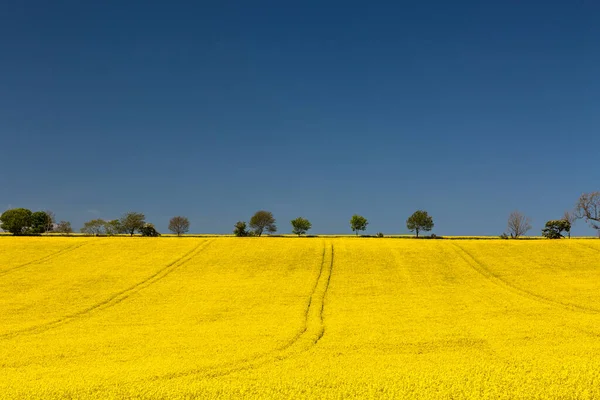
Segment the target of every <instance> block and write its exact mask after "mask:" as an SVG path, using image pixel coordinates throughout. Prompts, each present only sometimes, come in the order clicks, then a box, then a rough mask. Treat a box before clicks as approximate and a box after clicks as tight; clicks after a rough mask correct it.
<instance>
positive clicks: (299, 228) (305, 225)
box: [291, 217, 312, 236]
mask: <svg viewBox="0 0 600 400" xmlns="http://www.w3.org/2000/svg"><path fill="white" fill-rule="evenodd" d="M291 224H292V228H293V229H292V233H295V234H296V235H298V236H300V235H304V234H305V233H306V232H307V231H308V230H309V229H310V228H312V224H311V223H310V221H309V220H307V219H306V218H302V217H298V218H296V219H293V220H292V221H291Z"/></svg>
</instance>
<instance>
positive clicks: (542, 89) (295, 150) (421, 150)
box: [0, 0, 600, 235]
mask: <svg viewBox="0 0 600 400" xmlns="http://www.w3.org/2000/svg"><path fill="white" fill-rule="evenodd" d="M599 73H600V3H598V2H596V1H551V0H550V1H545V2H540V1H532V0H525V1H504V0H502V1H484V2H482V1H459V2H451V1H441V0H440V1H411V2H401V1H396V2H391V1H390V2H366V1H365V2H360V3H359V2H352V1H336V2H332V1H303V2H286V1H268V2H267V1H251V2H250V1H213V2H177V1H169V2H150V1H140V2H131V1H96V2H89V1H84V2H82V1H60V0H59V1H53V2H48V1H16V2H11V3H9V2H3V3H2V4H1V5H0V150H1V154H2V158H1V161H0V165H1V170H0V171H1V172H0V208H1V209H2V210H4V209H5V208H7V207H9V206H11V207H17V206H20V207H27V208H30V209H32V210H38V209H51V210H54V211H55V213H56V214H57V217H58V219H65V220H70V221H71V222H72V224H73V227H74V228H75V229H77V230H78V229H79V228H80V227H81V226H82V224H83V222H84V221H86V220H89V219H92V218H96V217H101V218H106V219H110V218H116V217H118V216H120V215H121V214H122V213H123V212H125V211H129V210H136V211H141V212H144V213H145V214H146V216H147V219H148V221H150V222H153V223H155V225H156V226H157V227H158V229H159V230H161V231H163V232H164V231H166V227H167V224H168V220H169V218H170V217H172V216H174V215H186V216H188V217H189V218H190V220H191V223H192V231H193V232H204V233H228V232H231V230H232V228H233V224H234V223H235V222H236V221H238V220H248V219H249V217H250V216H251V214H252V213H253V212H254V211H256V210H259V209H266V210H270V211H272V212H273V213H274V215H275V217H276V219H277V220H278V225H279V230H280V231H281V232H284V233H285V232H289V231H290V230H291V229H290V225H289V220H291V219H292V218H294V217H297V216H305V217H307V218H308V219H310V220H311V221H312V222H313V231H314V233H350V228H349V223H348V221H349V219H350V217H351V215H352V214H354V213H359V214H362V215H364V216H365V217H367V218H368V219H369V221H370V224H369V227H368V230H367V233H371V234H373V233H375V232H378V231H382V232H384V233H406V232H407V230H406V224H405V221H406V218H407V217H408V216H409V215H410V214H411V213H412V212H413V211H415V210H417V209H425V210H427V211H429V213H430V214H431V215H432V216H433V218H434V221H435V224H436V227H435V228H434V232H435V233H437V234H439V235H461V234H465V235H467V234H492V235H496V234H500V233H502V232H503V231H505V230H506V219H507V216H508V214H509V213H510V212H511V211H512V210H514V209H518V210H521V211H522V212H523V213H525V214H526V215H529V216H530V217H531V218H532V219H533V227H534V229H533V230H532V231H531V232H530V233H531V234H536V235H537V234H539V232H540V229H541V228H542V226H543V224H544V223H545V221H546V220H548V219H554V218H558V217H560V216H561V215H562V213H563V211H565V210H567V209H570V208H572V206H573V205H574V203H575V201H576V200H577V198H578V197H579V195H580V194H581V193H582V192H591V191H595V190H600V166H599V164H598V161H599V156H600V129H599V128H600V75H599ZM575 233H577V234H585V235H591V234H593V233H594V231H593V230H591V229H589V228H587V227H586V225H585V223H584V222H583V221H579V222H578V223H577V225H576V229H575Z"/></svg>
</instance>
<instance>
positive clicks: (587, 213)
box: [574, 192, 600, 235]
mask: <svg viewBox="0 0 600 400" xmlns="http://www.w3.org/2000/svg"><path fill="white" fill-rule="evenodd" d="M574 215H575V217H577V218H583V219H585V221H586V222H588V223H589V224H590V226H591V227H592V228H594V229H597V230H598V234H599V235H600V192H591V193H584V194H582V195H581V196H580V197H579V200H578V201H577V204H576V205H575V212H574Z"/></svg>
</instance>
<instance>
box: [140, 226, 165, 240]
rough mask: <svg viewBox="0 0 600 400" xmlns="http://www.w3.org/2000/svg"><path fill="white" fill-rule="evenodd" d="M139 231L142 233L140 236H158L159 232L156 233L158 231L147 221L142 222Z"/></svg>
mask: <svg viewBox="0 0 600 400" xmlns="http://www.w3.org/2000/svg"><path fill="white" fill-rule="evenodd" d="M140 233H141V234H142V236H147V237H157V236H160V233H158V231H157V230H156V229H155V228H154V225H152V224H148V223H146V224H144V226H142V227H141V228H140Z"/></svg>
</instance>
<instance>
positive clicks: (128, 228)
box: [120, 211, 146, 236]
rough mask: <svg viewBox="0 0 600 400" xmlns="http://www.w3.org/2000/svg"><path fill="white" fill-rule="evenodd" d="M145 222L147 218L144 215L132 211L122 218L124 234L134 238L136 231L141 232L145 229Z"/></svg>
mask: <svg viewBox="0 0 600 400" xmlns="http://www.w3.org/2000/svg"><path fill="white" fill-rule="evenodd" d="M145 220H146V216H145V215H144V214H142V213H138V212H133V211H130V212H128V213H125V214H124V215H123V216H122V217H121V219H120V223H121V228H123V232H124V233H128V234H129V235H131V236H133V234H134V233H135V232H136V231H140V230H141V229H142V228H143V227H144V224H145V223H146V221H145Z"/></svg>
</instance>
